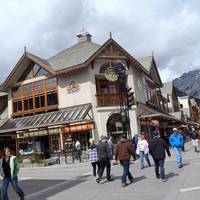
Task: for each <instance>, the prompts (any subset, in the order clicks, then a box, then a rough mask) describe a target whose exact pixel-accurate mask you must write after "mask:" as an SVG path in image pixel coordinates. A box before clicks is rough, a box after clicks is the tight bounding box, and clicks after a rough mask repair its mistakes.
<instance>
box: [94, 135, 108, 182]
mask: <svg viewBox="0 0 200 200" xmlns="http://www.w3.org/2000/svg"><path fill="white" fill-rule="evenodd" d="M97 154H98V158H99V164H100V169H99V173H98V178H97V179H96V182H97V183H100V181H101V178H102V176H103V172H104V169H105V167H106V173H107V180H108V181H111V176H110V170H111V164H110V160H111V153H110V147H109V144H108V142H107V137H106V136H102V137H101V141H100V142H99V145H98V147H97Z"/></svg>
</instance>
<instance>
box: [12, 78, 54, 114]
mask: <svg viewBox="0 0 200 200" xmlns="http://www.w3.org/2000/svg"><path fill="white" fill-rule="evenodd" d="M45 84H46V86H45ZM45 88H46V89H45ZM12 97H13V113H15V115H14V116H17V115H18V112H20V113H19V115H22V114H30V112H25V113H24V111H30V110H31V111H32V112H38V111H39V112H41V111H42V110H41V109H39V108H44V107H45V106H52V105H58V93H57V79H56V77H54V78H50V79H45V80H41V81H36V82H33V83H29V84H24V85H22V86H20V87H14V88H12ZM15 99H16V100H15ZM22 103H23V104H22ZM22 105H23V106H22ZM37 109H39V110H38V111H37ZM48 109H55V107H54V108H52V107H50V108H48Z"/></svg>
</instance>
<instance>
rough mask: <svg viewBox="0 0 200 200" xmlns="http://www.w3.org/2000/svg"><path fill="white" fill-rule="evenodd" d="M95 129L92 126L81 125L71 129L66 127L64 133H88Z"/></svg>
mask: <svg viewBox="0 0 200 200" xmlns="http://www.w3.org/2000/svg"><path fill="white" fill-rule="evenodd" d="M92 128H93V125H92V124H81V125H74V126H70V127H64V128H63V132H65V133H69V132H81V131H87V130H91V129H92Z"/></svg>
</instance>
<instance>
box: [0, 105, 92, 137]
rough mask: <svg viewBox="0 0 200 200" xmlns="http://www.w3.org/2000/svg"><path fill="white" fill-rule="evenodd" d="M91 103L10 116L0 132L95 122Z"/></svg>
mask: <svg viewBox="0 0 200 200" xmlns="http://www.w3.org/2000/svg"><path fill="white" fill-rule="evenodd" d="M91 108H92V105H91V104H84V105H78V106H73V107H67V108H62V109H59V110H57V111H53V112H48V113H42V114H36V115H33V116H26V117H20V118H10V119H8V120H7V121H6V122H5V123H4V124H3V126H1V128H0V133H8V132H15V131H25V130H30V129H36V128H47V127H51V126H56V125H67V124H68V125H69V124H72V123H78V122H83V121H84V122H91V123H92V122H93V119H92V116H91V113H90V111H91Z"/></svg>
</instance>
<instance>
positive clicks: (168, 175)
mask: <svg viewBox="0 0 200 200" xmlns="http://www.w3.org/2000/svg"><path fill="white" fill-rule="evenodd" d="M165 176H166V178H167V179H170V178H172V177H174V176H179V174H176V173H173V172H170V173H169V174H166V175H165Z"/></svg>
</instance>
